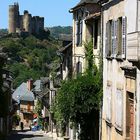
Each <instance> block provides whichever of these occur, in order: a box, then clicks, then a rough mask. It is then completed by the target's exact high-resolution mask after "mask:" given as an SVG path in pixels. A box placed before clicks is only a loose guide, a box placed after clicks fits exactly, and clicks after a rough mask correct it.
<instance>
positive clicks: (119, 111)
mask: <svg viewBox="0 0 140 140" xmlns="http://www.w3.org/2000/svg"><path fill="white" fill-rule="evenodd" d="M115 97H116V99H115V111H116V113H115V124H116V128H117V129H118V130H119V131H122V126H123V93H122V90H119V89H117V92H116V94H115Z"/></svg>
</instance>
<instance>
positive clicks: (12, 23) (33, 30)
mask: <svg viewBox="0 0 140 140" xmlns="http://www.w3.org/2000/svg"><path fill="white" fill-rule="evenodd" d="M43 30H44V17H39V16H33V17H32V15H31V14H30V13H29V12H28V11H27V10H25V11H24V15H20V13H19V5H18V3H14V5H9V33H23V32H26V33H29V34H39V33H40V31H43Z"/></svg>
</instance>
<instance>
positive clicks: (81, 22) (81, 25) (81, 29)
mask: <svg viewBox="0 0 140 140" xmlns="http://www.w3.org/2000/svg"><path fill="white" fill-rule="evenodd" d="M82 32H83V20H81V21H80V32H79V34H80V42H79V43H80V44H82Z"/></svg>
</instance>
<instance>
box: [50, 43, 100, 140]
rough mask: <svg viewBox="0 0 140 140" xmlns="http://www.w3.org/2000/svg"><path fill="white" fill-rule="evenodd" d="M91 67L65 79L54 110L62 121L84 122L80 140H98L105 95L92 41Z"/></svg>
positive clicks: (89, 47)
mask: <svg viewBox="0 0 140 140" xmlns="http://www.w3.org/2000/svg"><path fill="white" fill-rule="evenodd" d="M85 47H87V48H86V49H85V50H86V52H85V54H86V59H87V62H88V67H87V71H86V72H85V73H84V74H83V75H79V76H78V77H77V78H76V79H74V78H73V79H69V80H67V81H64V82H63V83H62V85H61V88H60V89H59V90H58V94H57V96H56V102H55V104H54V107H53V108H54V114H55V117H56V119H57V120H58V121H60V122H61V123H62V122H63V123H64V124H65V125H66V124H68V122H69V120H70V121H72V122H74V123H75V124H76V126H78V125H79V124H80V128H81V130H80V134H79V137H80V140H85V139H86V140H97V139H98V128H99V109H100V103H101V98H102V74H101V71H100V69H98V68H97V67H96V65H95V64H94V57H93V51H92V50H91V49H92V43H91V42H89V43H87V44H86V45H85Z"/></svg>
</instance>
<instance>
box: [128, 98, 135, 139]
mask: <svg viewBox="0 0 140 140" xmlns="http://www.w3.org/2000/svg"><path fill="white" fill-rule="evenodd" d="M129 107H130V140H134V136H135V129H134V127H135V124H134V101H133V100H131V99H129Z"/></svg>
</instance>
